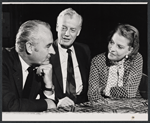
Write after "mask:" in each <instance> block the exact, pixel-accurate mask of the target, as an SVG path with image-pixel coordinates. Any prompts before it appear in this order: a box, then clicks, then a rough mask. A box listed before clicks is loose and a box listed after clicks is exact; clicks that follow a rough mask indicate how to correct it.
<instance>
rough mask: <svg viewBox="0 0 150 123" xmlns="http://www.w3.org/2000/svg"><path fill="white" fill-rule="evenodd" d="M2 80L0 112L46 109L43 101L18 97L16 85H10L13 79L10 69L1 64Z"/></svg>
mask: <svg viewBox="0 0 150 123" xmlns="http://www.w3.org/2000/svg"><path fill="white" fill-rule="evenodd" d="M2 67H3V77H2V78H3V79H2V111H25V112H32V111H44V110H46V109H47V103H46V101H45V100H44V99H40V100H30V99H23V98H20V97H19V96H18V92H17V89H16V85H14V83H12V81H13V79H14V78H13V77H12V75H11V74H13V73H12V72H10V68H9V67H8V65H7V64H5V63H3V66H2Z"/></svg>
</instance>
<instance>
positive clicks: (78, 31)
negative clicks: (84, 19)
mask: <svg viewBox="0 0 150 123" xmlns="http://www.w3.org/2000/svg"><path fill="white" fill-rule="evenodd" d="M80 31H81V27H80V28H79V30H78V33H77V36H78V35H79V34H80Z"/></svg>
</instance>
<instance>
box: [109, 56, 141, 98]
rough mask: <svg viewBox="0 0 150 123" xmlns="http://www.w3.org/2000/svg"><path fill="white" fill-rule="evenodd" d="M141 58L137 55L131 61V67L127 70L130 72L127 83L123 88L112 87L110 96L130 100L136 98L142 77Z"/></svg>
mask: <svg viewBox="0 0 150 123" xmlns="http://www.w3.org/2000/svg"><path fill="white" fill-rule="evenodd" d="M142 67H143V58H142V56H141V55H140V54H137V56H136V58H135V59H134V60H133V65H132V66H131V67H130V68H129V69H130V70H128V71H130V72H129V75H128V78H127V81H126V82H125V84H124V85H123V87H112V88H111V90H110V93H111V96H112V97H115V98H132V97H135V96H136V93H137V90H138V87H139V84H140V81H141V77H142Z"/></svg>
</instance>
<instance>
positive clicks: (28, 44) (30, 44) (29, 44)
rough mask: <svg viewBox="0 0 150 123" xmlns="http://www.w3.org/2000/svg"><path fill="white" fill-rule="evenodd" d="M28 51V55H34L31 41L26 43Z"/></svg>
mask: <svg viewBox="0 0 150 123" xmlns="http://www.w3.org/2000/svg"><path fill="white" fill-rule="evenodd" d="M26 51H27V53H29V54H32V51H33V49H32V43H31V42H30V41H28V42H26Z"/></svg>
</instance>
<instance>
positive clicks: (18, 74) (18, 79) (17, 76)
mask: <svg viewBox="0 0 150 123" xmlns="http://www.w3.org/2000/svg"><path fill="white" fill-rule="evenodd" d="M12 57H13V59H14V66H13V71H14V72H13V77H14V80H15V84H16V88H17V90H18V94H19V96H20V97H21V93H22V83H23V77H22V67H21V62H20V60H19V56H18V54H17V53H16V52H15V51H13V54H12Z"/></svg>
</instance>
